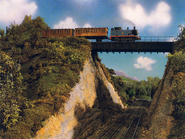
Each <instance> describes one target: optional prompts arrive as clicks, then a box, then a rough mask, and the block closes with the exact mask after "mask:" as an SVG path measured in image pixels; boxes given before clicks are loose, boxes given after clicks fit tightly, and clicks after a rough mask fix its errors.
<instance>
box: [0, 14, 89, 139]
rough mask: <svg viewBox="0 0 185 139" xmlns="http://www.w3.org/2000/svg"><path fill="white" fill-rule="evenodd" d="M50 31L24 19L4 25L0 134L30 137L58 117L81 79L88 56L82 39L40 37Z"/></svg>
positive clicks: (0, 53)
mask: <svg viewBox="0 0 185 139" xmlns="http://www.w3.org/2000/svg"><path fill="white" fill-rule="evenodd" d="M48 28H49V27H48V26H47V24H46V23H45V22H44V20H43V19H42V18H41V17H37V18H35V19H31V16H25V18H24V20H23V22H22V23H21V24H20V25H17V24H15V23H12V24H11V25H10V26H9V27H7V32H6V35H5V36H4V40H1V41H0V49H1V51H0V58H1V61H0V63H1V65H0V74H1V84H0V93H1V94H0V95H1V97H0V106H1V107H0V117H1V118H0V135H1V136H2V137H3V138H30V137H33V136H34V135H35V133H36V131H38V130H39V129H40V128H41V127H42V126H43V121H44V120H46V119H47V118H48V117H49V115H52V114H56V113H57V112H58V111H59V109H61V108H63V105H64V103H65V102H66V101H67V100H68V98H69V92H70V91H71V89H72V88H73V87H74V85H75V84H76V83H77V82H78V81H79V73H80V71H82V69H83V65H84V62H85V60H86V59H87V58H88V56H89V54H90V42H89V41H87V40H86V39H84V38H76V37H65V38H54V37H51V38H42V37H41V35H42V34H41V33H42V30H43V29H48Z"/></svg>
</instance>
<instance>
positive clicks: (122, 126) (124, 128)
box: [95, 100, 148, 139]
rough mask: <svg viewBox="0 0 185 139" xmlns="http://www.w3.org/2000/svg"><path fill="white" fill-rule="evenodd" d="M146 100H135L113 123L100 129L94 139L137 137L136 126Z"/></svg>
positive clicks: (131, 138) (130, 138)
mask: <svg viewBox="0 0 185 139" xmlns="http://www.w3.org/2000/svg"><path fill="white" fill-rule="evenodd" d="M146 105H148V102H147V103H146V102H143V100H140V101H135V102H134V103H133V105H132V106H130V108H129V109H128V110H127V111H125V113H124V114H123V115H122V116H120V117H119V118H118V119H117V120H116V121H115V122H114V123H113V124H111V125H110V126H108V127H107V128H105V129H104V130H102V131H101V132H100V133H99V134H98V135H96V137H95V138H96V139H134V138H137V135H136V133H137V128H138V125H139V123H140V119H141V117H142V112H143V110H144V106H146Z"/></svg>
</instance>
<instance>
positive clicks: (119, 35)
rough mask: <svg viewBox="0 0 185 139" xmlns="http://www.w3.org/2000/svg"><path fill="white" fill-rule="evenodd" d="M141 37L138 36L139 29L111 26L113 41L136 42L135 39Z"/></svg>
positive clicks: (111, 38)
mask: <svg viewBox="0 0 185 139" xmlns="http://www.w3.org/2000/svg"><path fill="white" fill-rule="evenodd" d="M140 39H141V38H140V37H139V36H138V31H137V30H136V29H135V27H134V29H133V30H129V28H127V30H123V29H122V28H121V27H114V28H111V36H110V40H111V41H122V42H126V41H129V42H134V41H135V40H140Z"/></svg>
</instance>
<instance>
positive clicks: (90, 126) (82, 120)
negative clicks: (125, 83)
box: [35, 56, 124, 139]
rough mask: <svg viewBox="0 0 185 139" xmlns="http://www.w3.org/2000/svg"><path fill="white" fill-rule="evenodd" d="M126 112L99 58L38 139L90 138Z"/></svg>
mask: <svg viewBox="0 0 185 139" xmlns="http://www.w3.org/2000/svg"><path fill="white" fill-rule="evenodd" d="M123 109H124V105H123V104H122V102H121V99H120V97H119V96H118V93H117V92H116V91H115V90H114V87H113V86H112V84H111V83H109V82H108V81H107V79H106V77H105V75H104V72H103V70H102V69H101V66H100V63H99V62H98V61H97V60H96V58H94V60H93V58H92V56H90V57H89V59H88V60H87V61H86V62H85V65H84V69H83V71H82V72H81V73H80V82H79V83H78V84H76V85H75V87H74V88H73V90H72V91H71V92H70V98H69V100H68V101H67V103H65V105H64V108H61V110H60V111H59V113H58V114H56V115H52V116H51V117H50V118H49V119H48V120H47V121H45V125H44V127H42V128H41V129H40V130H39V131H38V132H37V133H36V137H35V139H46V138H47V139H58V138H60V139H71V138H75V139H77V138H80V139H82V138H87V137H88V136H91V135H92V134H93V133H94V132H95V131H96V130H97V129H98V127H99V126H101V125H102V124H103V123H104V122H106V121H107V120H108V119H110V118H111V117H113V116H115V115H116V114H118V113H120V112H121V111H122V110H123Z"/></svg>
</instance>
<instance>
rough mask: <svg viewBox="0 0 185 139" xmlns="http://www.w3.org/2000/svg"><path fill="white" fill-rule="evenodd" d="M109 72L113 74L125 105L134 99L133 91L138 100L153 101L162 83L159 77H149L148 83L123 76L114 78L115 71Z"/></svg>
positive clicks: (113, 78) (113, 79)
mask: <svg viewBox="0 0 185 139" xmlns="http://www.w3.org/2000/svg"><path fill="white" fill-rule="evenodd" d="M107 70H108V71H109V73H110V74H111V80H112V82H113V84H114V86H115V88H116V90H117V91H118V92H119V95H120V96H121V98H122V101H123V102H124V103H125V104H126V103H129V101H130V100H131V99H132V98H133V97H132V96H133V95H132V94H131V93H130V92H131V90H134V92H135V95H134V97H136V98H141V99H152V97H153V95H154V93H155V91H156V89H157V87H158V85H159V82H160V78H158V77H154V78H153V77H147V79H148V81H145V80H142V81H135V80H131V79H128V78H125V77H123V76H113V75H114V74H115V73H114V70H113V69H107Z"/></svg>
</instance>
